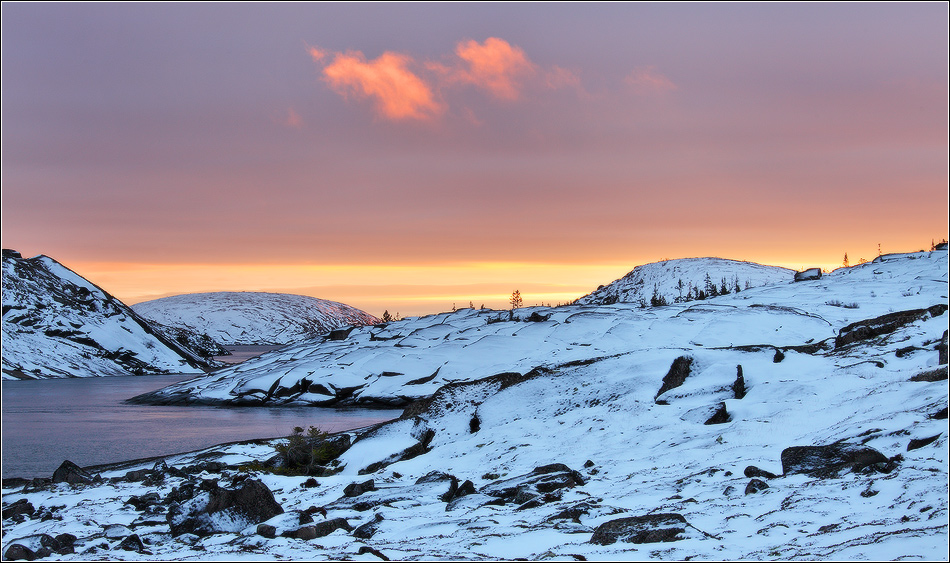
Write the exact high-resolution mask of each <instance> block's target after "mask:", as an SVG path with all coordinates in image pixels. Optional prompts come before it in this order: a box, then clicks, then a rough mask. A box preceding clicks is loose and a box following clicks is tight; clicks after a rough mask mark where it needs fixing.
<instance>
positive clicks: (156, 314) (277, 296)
mask: <svg viewBox="0 0 950 563" xmlns="http://www.w3.org/2000/svg"><path fill="white" fill-rule="evenodd" d="M132 309H134V310H135V312H137V313H139V314H140V315H142V316H143V317H146V318H148V319H151V320H153V321H155V322H158V323H161V324H163V325H168V326H173V327H178V328H184V329H188V330H191V331H194V332H198V333H201V334H207V335H208V336H210V337H211V338H213V339H214V340H216V341H218V342H221V343H222V344H225V345H242V344H289V343H292V342H298V341H300V340H306V339H308V338H312V337H314V336H317V335H321V334H324V333H327V332H329V331H331V330H333V329H337V328H341V327H345V326H350V325H357V326H360V325H366V324H375V323H378V322H379V319H377V318H376V317H374V316H372V315H370V314H369V313H366V312H364V311H361V310H359V309H356V308H355V307H350V306H349V305H344V304H343V303H337V302H336V301H327V300H325V299H317V298H315V297H308V296H305V295H291V294H286V293H262V292H251V291H241V292H227V291H223V292H214V293H189V294H184V295H175V296H172V297H163V298H161V299H155V300H152V301H145V302H142V303H138V304H136V305H133V306H132Z"/></svg>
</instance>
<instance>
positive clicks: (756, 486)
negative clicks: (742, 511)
mask: <svg viewBox="0 0 950 563" xmlns="http://www.w3.org/2000/svg"><path fill="white" fill-rule="evenodd" d="M768 488H769V484H768V483H766V482H765V481H763V480H762V479H752V480H751V481H749V484H748V485H746V486H745V494H747V495H752V494H755V493H757V492H759V491H764V490H765V489H768Z"/></svg>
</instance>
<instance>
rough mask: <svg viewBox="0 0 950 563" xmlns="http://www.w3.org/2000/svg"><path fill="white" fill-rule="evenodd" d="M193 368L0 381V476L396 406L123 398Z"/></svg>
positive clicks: (372, 416) (340, 422) (328, 424)
mask: <svg viewBox="0 0 950 563" xmlns="http://www.w3.org/2000/svg"><path fill="white" fill-rule="evenodd" d="M191 377H194V376H193V375H187V376H185V375H158V376H138V377H91V378H81V379H46V380H35V381H3V382H2V384H0V389H2V395H3V409H2V410H3V418H2V432H3V444H2V475H3V478H9V477H25V478H33V477H50V476H52V475H53V472H54V471H55V470H56V468H57V467H59V465H60V464H61V463H62V462H63V460H65V459H68V460H70V461H72V462H74V463H76V464H78V465H79V466H81V467H85V466H89V465H99V464H103V463H113V462H119V461H126V460H131V459H138V458H143V457H152V456H162V455H171V454H176V453H182V452H188V451H193V450H198V449H201V448H206V447H210V446H214V445H216V444H221V443H224V442H232V441H237V440H248V439H253V438H276V437H281V436H287V435H288V434H290V432H291V431H292V429H293V427H294V426H301V427H303V428H307V427H309V426H316V427H318V428H320V429H322V430H326V431H329V432H338V431H342V430H352V429H354V428H362V427H364V426H369V425H370V424H375V423H377V422H383V421H386V420H390V419H393V418H396V417H398V416H399V415H400V414H401V413H402V411H400V410H365V409H353V410H350V409H323V408H314V407H279V408H264V407H239V408H222V407H197V406H152V405H131V404H127V403H125V402H124V401H125V399H128V398H130V397H134V396H135V395H139V394H141V393H146V392H149V391H154V390H156V389H159V388H161V387H164V386H166V385H170V384H172V383H176V382H178V381H184V380H186V379H190V378H191Z"/></svg>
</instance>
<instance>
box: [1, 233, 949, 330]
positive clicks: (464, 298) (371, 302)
mask: <svg viewBox="0 0 950 563" xmlns="http://www.w3.org/2000/svg"><path fill="white" fill-rule="evenodd" d="M945 241H946V239H943V241H941V240H938V239H935V240H934V241H933V242H934V243H939V242H945ZM928 246H929V245H928ZM10 250H14V251H17V252H20V253H21V255H22V256H23V257H24V258H33V257H36V256H39V255H45V256H48V257H49V258H52V259H53V260H56V261H57V262H60V263H61V264H63V265H64V266H66V267H67V268H69V269H71V270H73V271H74V272H76V273H77V274H79V275H80V276H82V277H84V278H86V279H87V280H89V281H90V282H92V283H94V284H96V285H98V286H99V287H101V288H102V289H104V290H105V291H108V292H109V293H110V294H111V295H113V296H115V297H116V298H118V299H119V300H120V301H122V302H123V303H125V304H126V305H135V304H137V303H142V302H145V301H151V300H155V299H162V298H165V297H174V296H177V295H189V294H197V293H219V292H237V293H241V292H252V293H278V294H291V295H302V296H306V297H314V298H317V299H323V300H326V301H335V302H338V303H343V304H345V305H349V306H352V307H355V308H357V309H360V310H363V311H365V312H367V313H369V314H371V315H374V316H376V317H381V316H382V315H383V313H384V312H389V313H390V314H391V315H397V314H398V315H399V317H410V316H420V315H427V314H436V313H441V312H446V311H450V310H452V308H453V307H454V308H456V309H464V308H467V307H469V304H470V303H471V306H473V307H474V308H480V307H482V306H484V307H486V308H489V309H498V310H504V309H508V308H509V307H510V305H509V303H508V300H509V298H510V296H511V293H512V292H513V291H514V290H518V291H519V292H520V293H521V295H522V298H523V299H524V305H525V306H526V307H533V306H548V305H551V306H556V305H564V304H567V303H570V302H573V301H574V300H576V299H578V298H580V297H583V296H585V295H587V294H589V293H591V292H592V291H594V290H596V289H597V288H598V286H600V285H607V284H610V283H612V282H613V281H615V280H618V279H620V278H622V277H623V276H625V275H627V274H628V273H630V272H631V271H633V270H634V269H635V268H637V267H639V266H643V265H647V264H653V263H660V262H664V261H671V260H688V259H700V258H721V259H726V260H734V261H739V262H751V263H755V264H761V265H765V266H775V267H780V268H786V269H788V270H792V271H803V270H805V269H808V268H821V269H822V270H823V271H825V272H830V271H834V270H836V269H838V268H842V267H844V265H843V259H844V253H842V257H841V258H842V260H841V262H839V263H837V264H816V263H807V264H803V265H799V266H789V265H782V264H775V263H771V264H770V263H765V262H759V261H756V260H748V259H742V258H736V257H727V256H687V257H678V258H668V257H667V258H662V259H659V260H654V261H650V262H643V263H640V264H634V265H631V266H628V267H627V269H626V270H623V271H622V272H621V273H619V274H616V275H614V277H611V278H610V279H605V278H599V279H596V280H594V282H591V283H588V284H587V285H582V284H581V282H575V283H574V284H573V285H570V284H566V283H564V282H563V281H561V283H560V284H559V283H558V282H559V280H557V279H551V278H547V283H546V284H542V283H538V282H528V283H522V284H520V285H519V284H517V283H509V282H506V281H504V280H500V279H497V280H492V281H487V282H482V283H478V284H444V283H442V284H440V283H431V284H408V283H407V284H375V285H372V284H366V283H352V284H343V283H338V284H334V285H323V286H320V285H313V286H310V287H307V286H299V287H284V288H282V287H265V286H260V287H257V288H254V289H241V288H236V287H227V288H218V289H215V288H213V287H212V286H199V287H200V289H196V290H184V291H170V292H166V293H152V294H141V295H134V294H131V293H128V290H124V291H123V290H119V291H117V290H116V289H115V288H113V287H111V286H110V284H111V283H112V282H116V283H117V285H118V286H119V287H120V288H122V287H123V286H122V284H121V283H119V282H123V281H124V282H131V283H132V284H133V285H132V287H135V285H134V284H136V283H147V282H148V281H151V282H154V281H155V280H161V279H163V277H167V278H170V279H185V280H188V283H194V280H195V279H196V278H200V277H201V276H198V275H196V272H202V273H204V274H206V275H210V276H212V277H220V276H221V274H222V272H227V271H230V270H232V269H237V270H241V269H242V266H240V265H212V266H207V265H202V266H196V265H187V264H183V265H165V266H163V267H152V268H142V267H141V266H139V268H141V269H135V268H133V269H127V268H125V267H112V268H113V269H110V266H109V265H108V264H107V263H93V264H92V266H91V268H90V270H91V271H92V272H93V273H92V274H90V273H88V272H86V271H85V269H84V268H79V269H77V267H73V266H71V265H70V264H67V263H64V262H63V261H61V260H58V259H57V258H56V257H55V256H50V255H49V254H45V253H36V254H30V253H24V252H22V251H20V250H19V249H16V248H13V249H10ZM920 251H924V252H926V251H929V247H928V248H917V249H913V250H897V249H894V250H892V251H890V252H883V249H882V255H887V254H903V253H913V252H920ZM852 256H854V257H852ZM848 257H849V264H850V265H851V266H856V265H858V264H859V263H860V262H861V260H865V261H867V262H870V261H872V260H873V259H874V258H877V257H878V255H877V253H876V252H875V253H874V255H873V256H871V258H865V257H861V256H856V255H852V254H851V253H848ZM83 266H85V265H83ZM492 266H493V267H492V268H491V269H492V270H494V271H495V272H500V271H502V270H504V269H505V265H504V264H494V265H492ZM510 266H511V268H512V270H513V271H517V266H521V267H524V266H525V264H518V265H510ZM533 266H535V267H543V268H549V269H550V270H549V271H547V272H545V274H544V275H546V276H550V275H555V273H556V271H558V268H563V270H561V271H564V272H570V271H571V269H570V268H568V267H566V265H551V264H545V265H540V264H535V265H533ZM455 267H456V268H458V267H459V265H455ZM623 267H624V266H623V265H621V264H608V265H588V266H587V269H586V270H585V271H584V272H583V276H586V277H582V278H580V279H588V278H590V277H592V276H594V275H596V274H597V273H599V272H612V271H619V270H617V269H618V268H620V269H622V268H623ZM156 268H157V270H156ZM248 268H249V269H250V270H253V271H256V272H258V273H261V268H260V267H258V266H250V267H248ZM389 268H390V269H389V270H388V272H389V275H390V276H391V275H392V274H393V271H394V270H393V269H392V268H393V267H392V266H389ZM445 269H446V270H448V271H449V272H452V269H451V267H446V268H445ZM162 270H164V272H162ZM303 270H304V271H303V273H304V274H305V275H312V274H313V273H314V272H319V271H320V268H319V267H312V266H306V267H303ZM352 270H355V271H358V272H361V273H362V275H365V276H370V275H371V274H372V273H373V271H372V267H370V268H367V267H366V266H362V267H359V268H352V269H350V268H347V267H345V266H337V267H335V268H332V269H330V270H328V271H330V272H331V273H333V274H334V275H337V276H339V275H341V274H343V275H344V276H346V275H348V273H351V271H352ZM397 270H398V268H397ZM439 270H440V267H439V266H429V267H428V268H427V271H428V272H429V273H428V274H425V275H432V272H438V271H439ZM137 271H138V272H140V279H136V278H137V276H136V275H135V273H136V272H137ZM182 271H191V272H192V274H191V275H190V276H184V278H182V274H181V272H182ZM160 272H161V273H160ZM264 273H265V279H266V277H267V275H266V270H265V271H264ZM377 273H378V272H377ZM406 273H412V274H414V275H417V274H418V270H415V269H409V270H408V272H406ZM454 273H458V272H457V271H456V272H454ZM497 275H499V276H503V275H504V274H500V273H499V274H497ZM611 275H613V274H611ZM250 277H251V278H252V279H254V278H255V277H254V276H253V275H250ZM567 277H568V278H569V279H570V276H567ZM100 278H101V279H100ZM103 279H104V280H106V283H103ZM522 279H524V278H522ZM209 283H212V282H209ZM254 283H265V282H263V281H257V280H256V279H255V281H254ZM570 289H573V290H574V291H571V290H570ZM466 290H467V291H466ZM377 309H378V310H377Z"/></svg>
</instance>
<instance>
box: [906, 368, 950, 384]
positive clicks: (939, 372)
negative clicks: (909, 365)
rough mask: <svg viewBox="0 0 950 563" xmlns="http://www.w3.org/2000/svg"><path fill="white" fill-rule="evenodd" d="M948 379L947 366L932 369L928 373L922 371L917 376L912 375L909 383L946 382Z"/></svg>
mask: <svg viewBox="0 0 950 563" xmlns="http://www.w3.org/2000/svg"><path fill="white" fill-rule="evenodd" d="M947 379H948V370H947V366H944V367H941V368H937V369H932V370H928V371H922V372H920V373H918V374H917V375H914V376H912V377H911V378H910V381H929V382H934V381H946V380H947Z"/></svg>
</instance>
